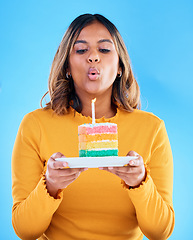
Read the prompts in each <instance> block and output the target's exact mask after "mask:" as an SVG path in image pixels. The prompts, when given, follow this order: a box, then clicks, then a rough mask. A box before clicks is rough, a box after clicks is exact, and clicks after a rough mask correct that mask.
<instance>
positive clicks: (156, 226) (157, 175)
mask: <svg viewBox="0 0 193 240" xmlns="http://www.w3.org/2000/svg"><path fill="white" fill-rule="evenodd" d="M127 191H128V194H129V196H130V199H131V200H132V202H133V204H134V207H135V209H136V216H137V220H138V224H139V227H140V228H141V230H142V232H143V233H144V235H146V237H147V238H148V239H156V240H161V239H167V238H168V237H169V236H170V235H171V233H172V231H173V228H174V210H173V206H172V191H173V158H172V152H171V148H170V143H169V140H168V136H167V133H166V129H165V125H164V122H163V121H161V122H160V125H159V127H158V129H157V131H156V134H155V137H154V139H153V142H152V147H151V153H150V162H149V164H148V165H147V177H146V179H145V181H144V182H143V183H142V184H141V185H140V187H138V188H134V189H130V190H129V189H128V190H127Z"/></svg>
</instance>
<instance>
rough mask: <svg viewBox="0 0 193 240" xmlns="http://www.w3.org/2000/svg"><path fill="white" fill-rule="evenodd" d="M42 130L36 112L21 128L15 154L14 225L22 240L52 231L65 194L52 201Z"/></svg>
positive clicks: (13, 163) (13, 164) (28, 239)
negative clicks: (50, 228)
mask: <svg viewBox="0 0 193 240" xmlns="http://www.w3.org/2000/svg"><path fill="white" fill-rule="evenodd" d="M40 144H41V131H40V127H39V125H38V122H37V120H36V119H35V117H34V116H33V113H30V114H28V115H26V116H25V117H24V119H23V121H22V123H21V125H20V128H19V130H18V134H17V137H16V141H15V144H14V149H13V154H12V195H13V209H12V223H13V227H14V230H15V232H16V234H17V235H18V236H19V237H20V238H22V239H27V240H30V239H36V238H38V237H40V236H41V235H42V234H43V233H44V232H45V230H46V229H47V228H48V226H49V224H50V221H51V219H52V216H53V214H54V212H55V211H56V210H57V208H58V206H59V205H60V203H61V201H62V197H63V193H62V192H60V193H59V194H58V196H57V199H54V198H52V197H51V196H50V195H49V194H48V192H47V189H46V184H45V177H44V160H43V159H41V157H40Z"/></svg>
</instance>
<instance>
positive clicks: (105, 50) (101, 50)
mask: <svg viewBox="0 0 193 240" xmlns="http://www.w3.org/2000/svg"><path fill="white" fill-rule="evenodd" d="M99 51H100V52H101V53H108V52H110V50H109V49H106V48H101V49H99Z"/></svg>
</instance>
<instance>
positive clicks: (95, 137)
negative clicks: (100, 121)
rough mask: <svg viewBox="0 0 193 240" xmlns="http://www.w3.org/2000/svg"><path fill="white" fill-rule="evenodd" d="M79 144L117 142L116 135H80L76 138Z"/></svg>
mask: <svg viewBox="0 0 193 240" xmlns="http://www.w3.org/2000/svg"><path fill="white" fill-rule="evenodd" d="M78 138H79V142H94V141H102V140H110V141H112V140H118V136H117V134H110V133H109V134H107V133H104V134H93V135H90V134H89V135H85V134H81V135H79V136H78Z"/></svg>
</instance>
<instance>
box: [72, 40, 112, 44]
mask: <svg viewBox="0 0 193 240" xmlns="http://www.w3.org/2000/svg"><path fill="white" fill-rule="evenodd" d="M103 42H108V43H111V44H113V42H112V40H110V39H101V40H99V41H98V42H97V43H103ZM78 43H85V44H87V43H88V42H87V41H85V40H77V41H76V42H75V43H74V45H75V44H78Z"/></svg>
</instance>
